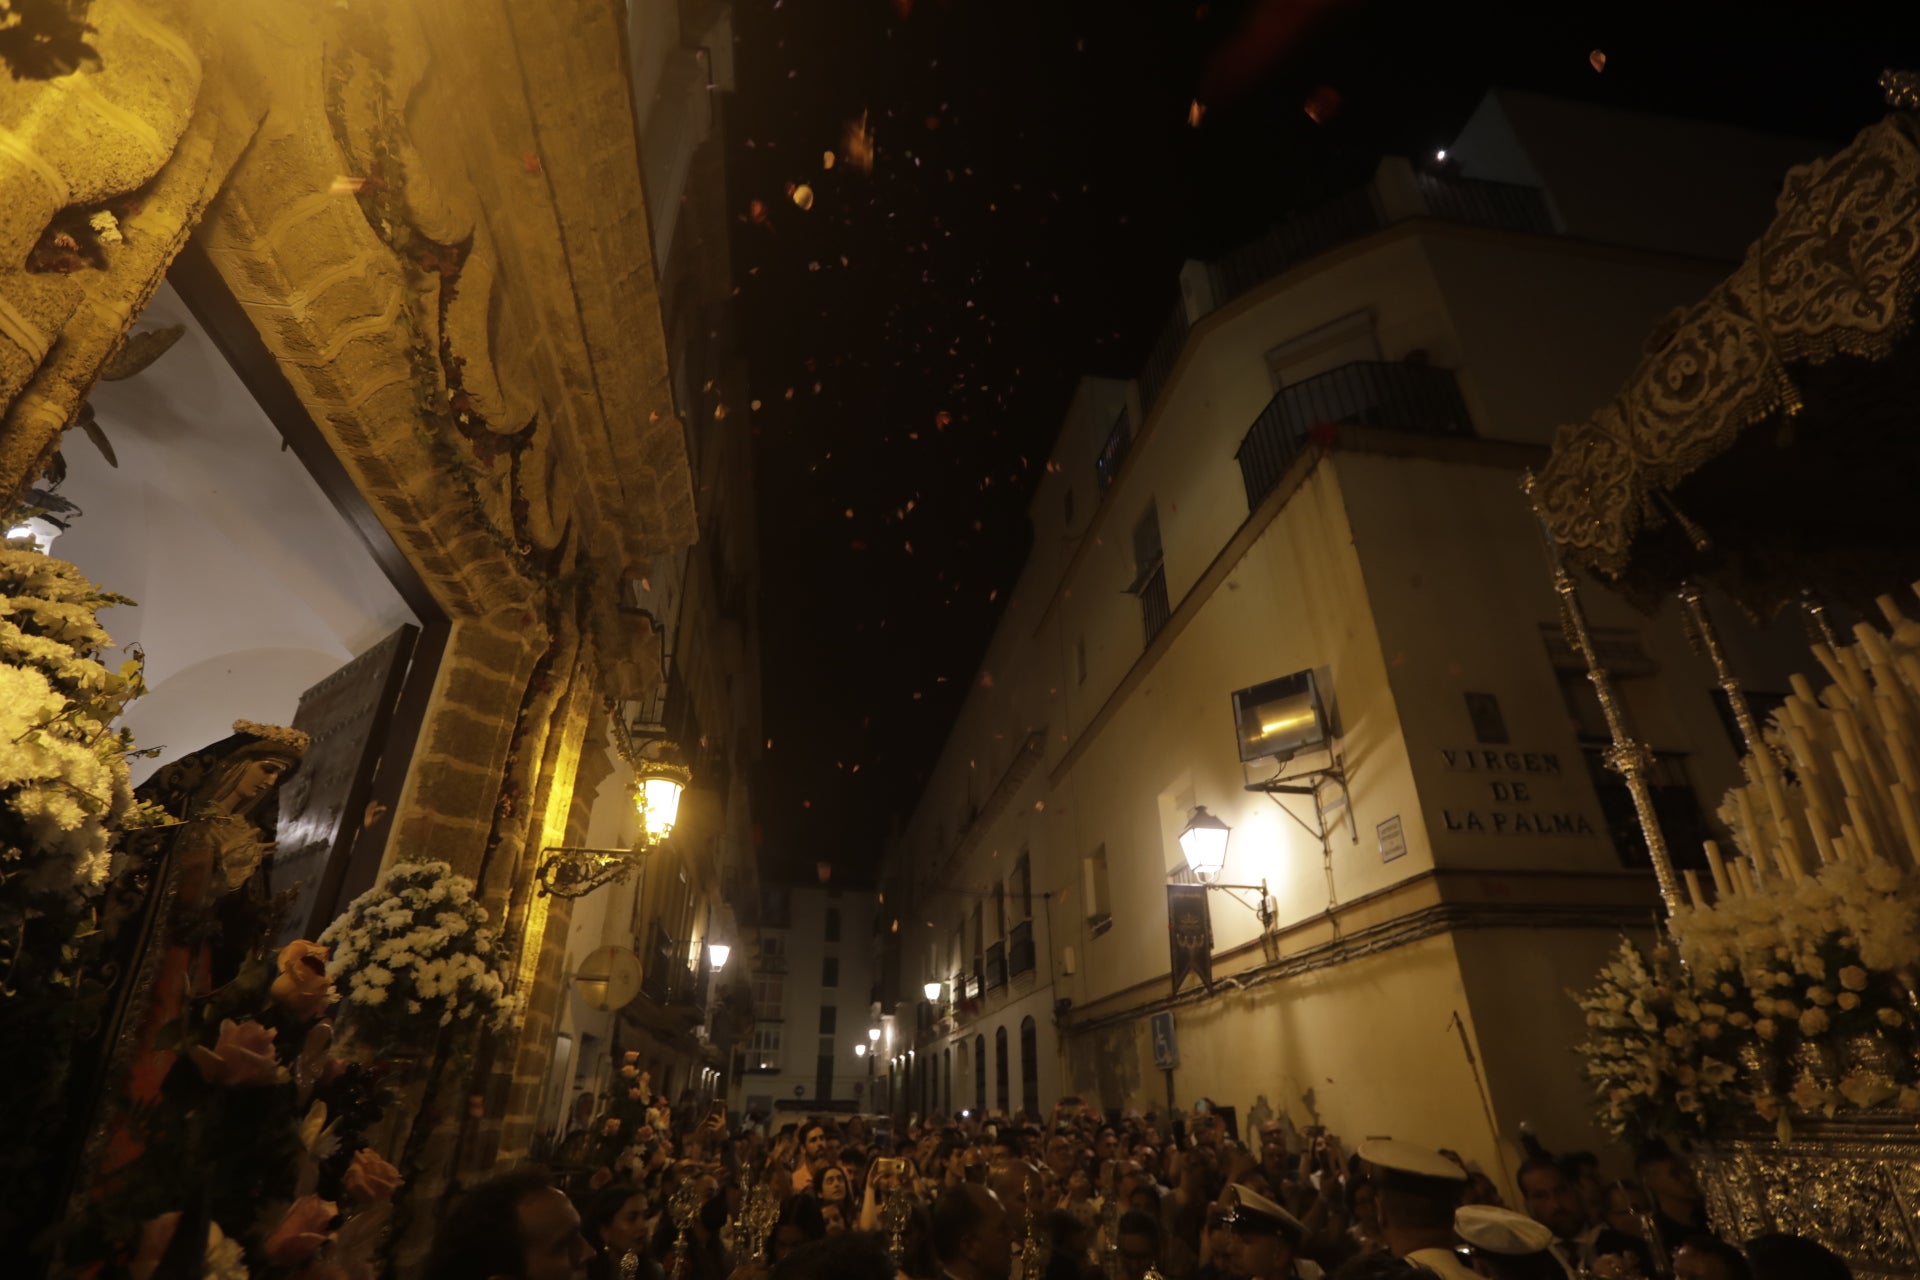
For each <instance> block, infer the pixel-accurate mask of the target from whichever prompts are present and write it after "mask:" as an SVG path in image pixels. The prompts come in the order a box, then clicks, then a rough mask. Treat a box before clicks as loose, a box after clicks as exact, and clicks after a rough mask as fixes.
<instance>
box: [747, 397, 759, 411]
mask: <svg viewBox="0 0 1920 1280" xmlns="http://www.w3.org/2000/svg"><path fill="white" fill-rule="evenodd" d="M749 407H750V408H752V409H753V411H754V412H755V413H758V412H760V402H759V401H758V400H755V401H752V402H751V403H750V406H749Z"/></svg>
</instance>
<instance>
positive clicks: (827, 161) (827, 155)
mask: <svg viewBox="0 0 1920 1280" xmlns="http://www.w3.org/2000/svg"><path fill="white" fill-rule="evenodd" d="M820 167H821V168H822V169H831V168H833V152H831V151H822V152H821V153H820Z"/></svg>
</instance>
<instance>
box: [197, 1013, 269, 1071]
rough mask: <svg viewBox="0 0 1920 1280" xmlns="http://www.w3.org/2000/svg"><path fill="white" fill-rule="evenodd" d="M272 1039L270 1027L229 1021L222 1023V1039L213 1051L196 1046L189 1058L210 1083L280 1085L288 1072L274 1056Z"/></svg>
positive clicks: (230, 1019) (216, 1043)
mask: <svg viewBox="0 0 1920 1280" xmlns="http://www.w3.org/2000/svg"><path fill="white" fill-rule="evenodd" d="M273 1036H274V1033H273V1031H272V1029H271V1028H268V1027H263V1026H261V1025H260V1024H259V1023H257V1022H254V1021H253V1020H252V1019H248V1020H247V1021H246V1022H235V1021H234V1020H233V1019H232V1018H228V1019H226V1020H225V1021H223V1022H222V1023H221V1024H220V1039H219V1040H218V1041H217V1042H215V1044H214V1046H213V1048H211V1049H209V1048H207V1047H206V1046H205V1045H203V1044H196V1045H193V1046H192V1047H190V1048H189V1049H188V1050H187V1056H188V1057H189V1058H191V1059H192V1060H193V1065H194V1066H196V1067H198V1068H199V1069H200V1076H201V1078H202V1079H204V1080H205V1081H206V1082H207V1083H208V1084H218V1085H226V1086H228V1087H246V1086H249V1085H263V1084H278V1083H279V1082H280V1080H281V1078H282V1077H283V1075H284V1074H285V1073H284V1072H283V1071H282V1070H281V1069H280V1061H279V1059H277V1058H275V1057H274V1055H273Z"/></svg>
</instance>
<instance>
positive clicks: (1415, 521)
mask: <svg viewBox="0 0 1920 1280" xmlns="http://www.w3.org/2000/svg"><path fill="white" fill-rule="evenodd" d="M1338 466H1339V474H1340V477H1341V482H1342V485H1341V487H1342V492H1343V494H1344V495H1345V497H1346V502H1347V510H1348V512H1349V516H1350V519H1351V523H1352V527H1353V531H1354V545H1355V548H1356V549H1357V551H1358V554H1359V557H1360V561H1361V563H1362V565H1364V567H1365V568H1364V572H1365V577H1366V585H1367V591H1368V595H1369V598H1370V601H1371V608H1372V613H1373V616H1374V618H1375V619H1376V620H1377V622H1378V624H1379V628H1380V643H1381V646H1382V648H1383V649H1384V651H1385V652H1386V654H1387V661H1388V665H1389V668H1390V670H1391V672H1392V683H1393V692H1394V700H1395V704H1396V706H1397V708H1398V711H1399V715H1400V718H1401V721H1402V723H1403V725H1404V727H1405V732H1406V736H1407V741H1408V744H1409V750H1410V751H1411V759H1412V763H1413V771H1414V775H1415V777H1416V778H1417V779H1418V781H1419V787H1420V799H1421V805H1420V809H1419V817H1420V818H1421V819H1422V820H1423V821H1424V823H1425V825H1426V828H1427V833H1428V839H1429V840H1430V841H1431V843H1432V845H1433V847H1434V848H1435V850H1436V851H1437V856H1438V858H1439V860H1440V862H1441V863H1442V864H1443V865H1446V866H1450V867H1463V868H1464V867H1470V868H1475V869H1530V870H1552V871H1590V872H1617V871H1619V870H1620V869H1621V868H1620V863H1619V860H1618V858H1617V857H1616V856H1615V854H1614V851H1613V848H1612V844H1611V842H1610V841H1609V840H1608V839H1607V838H1606V835H1605V824H1604V822H1603V821H1602V820H1601V816H1600V809H1599V804H1598V802H1597V800H1596V799H1595V798H1594V792H1593V786H1592V783H1591V780H1590V778H1589V776H1588V773H1587V770H1586V767H1585V765H1584V764H1583V763H1582V761H1581V757H1580V749H1579V743H1578V741H1577V739H1576V738H1575V736H1574V733H1573V730H1572V725H1571V721H1570V719H1569V715H1568V712H1567V709H1566V705H1565V702H1564V700H1563V699H1562V697H1561V694H1560V689H1559V685H1558V682H1557V680H1556V677H1555V672H1554V668H1553V666H1552V664H1551V662H1550V661H1549V658H1548V650H1547V646H1546V640H1545V635H1546V634H1554V635H1557V634H1558V631H1559V628H1558V621H1557V618H1558V615H1557V612H1556V604H1555V599H1554V594H1553V591H1552V589H1551V579H1550V578H1549V576H1548V572H1547V563H1546V556H1545V551H1544V548H1543V547H1542V545H1541V543H1540V540H1539V535H1538V532H1537V526H1536V525H1535V524H1534V522H1533V520H1532V517H1531V514H1530V513H1529V511H1528V510H1527V507H1526V504H1525V502H1524V500H1523V498H1522V497H1521V495H1520V493H1519V492H1518V488H1517V482H1518V477H1517V474H1516V473H1515V472H1514V471H1513V470H1511V469H1509V468H1505V467H1492V466H1470V465H1464V464H1458V463H1446V462H1439V461H1434V460H1429V459H1420V458H1385V457H1379V456H1369V455H1361V454H1343V455H1342V456H1341V457H1340V459H1339V463H1338ZM1582 600H1583V603H1584V604H1585V605H1586V607H1587V611H1588V616H1589V619H1590V621H1591V623H1592V624H1593V626H1595V627H1596V628H1604V629H1609V630H1613V631H1617V632H1625V633H1630V634H1631V635H1632V636H1634V637H1635V638H1636V639H1637V640H1638V642H1639V643H1640V645H1641V646H1642V648H1643V649H1644V650H1645V652H1646V654H1647V656H1648V657H1649V659H1650V660H1651V661H1652V662H1653V664H1654V665H1655V667H1656V668H1657V674H1656V675H1655V676H1654V677H1652V678H1651V679H1650V680H1637V681H1634V682H1632V686H1631V687H1630V688H1629V690H1628V692H1629V695H1630V703H1629V705H1630V706H1631V708H1632V709H1633V710H1634V711H1635V713H1636V726H1635V727H1636V730H1637V732H1638V733H1639V735H1640V737H1641V738H1642V739H1643V740H1644V741H1646V742H1647V744H1648V745H1650V746H1652V747H1653V748H1655V749H1656V750H1661V751H1684V752H1687V753H1688V760H1687V769H1688V774H1689V776H1690V778H1691V779H1692V781H1693V783H1694V786H1695V788H1696V790H1697V792H1698V794H1699V796H1700V799H1701V802H1702V804H1703V807H1704V808H1705V809H1706V811H1707V812H1708V813H1711V812H1712V810H1713V809H1714V808H1715V807H1716V806H1717V805H1718V802H1719V797H1720V796H1721V795H1722V794H1723V793H1724V792H1725V791H1726V789H1727V788H1728V787H1730V786H1732V785H1733V784H1734V782H1735V781H1737V779H1738V776H1739V775H1738V767H1739V766H1738V758H1737V756H1736V753H1735V752H1734V750H1733V747H1732V744H1731V742H1730V740H1729V738H1728V736H1727V732H1726V729H1725V727H1724V725H1723V723H1722V721H1721V719H1720V716H1719V713H1718V711H1717V710H1716V708H1715V705H1714V700H1713V694H1712V690H1713V688H1714V675H1713V671H1712V668H1711V667H1710V666H1709V664H1708V663H1707V662H1706V660H1705V659H1704V658H1702V657H1700V656H1698V655H1696V654H1695V653H1693V652H1692V650H1691V649H1690V647H1689V646H1688V643H1687V639H1686V635H1685V632H1684V630H1683V628H1682V626H1681V624H1680V619H1679V617H1678V608H1677V606H1676V605H1674V604H1672V603H1671V602H1669V603H1668V604H1666V605H1664V606H1663V607H1662V608H1661V610H1660V612H1659V614H1658V615H1656V616H1653V617H1649V616H1647V615H1645V614H1643V613H1641V612H1639V611H1638V610H1636V609H1635V608H1633V607H1632V606H1631V605H1630V604H1628V603H1627V602H1626V601H1625V600H1623V599H1621V598H1620V597H1618V596H1616V595H1613V594H1611V593H1609V592H1607V591H1605V590H1604V589H1602V588H1600V587H1598V586H1596V585H1593V584H1586V585H1585V586H1584V587H1583V594H1582ZM1717 621H1718V622H1719V623H1720V624H1721V629H1722V630H1723V632H1725V634H1726V635H1727V636H1728V637H1729V639H1730V640H1737V642H1738V643H1737V646H1736V654H1737V658H1738V661H1739V663H1740V667H1741V673H1742V675H1743V676H1744V677H1745V678H1746V679H1747V680H1748V681H1749V682H1750V683H1751V684H1753V686H1754V687H1756V688H1763V689H1765V688H1780V689H1784V688H1785V687H1786V684H1785V680H1786V675H1787V673H1788V672H1790V671H1792V670H1794V669H1796V663H1798V662H1799V661H1800V660H1801V658H1802V657H1803V656H1804V655H1805V646H1804V644H1803V643H1802V642H1801V640H1800V638H1799V636H1798V634H1797V631H1796V628H1795V627H1794V626H1793V625H1792V624H1791V623H1776V624H1775V625H1774V626H1772V627H1770V628H1767V629H1765V630H1761V629H1757V628H1755V627H1753V626H1751V625H1749V624H1747V623H1746V622H1744V621H1743V620H1742V619H1741V618H1740V617H1739V615H1738V614H1737V613H1736V612H1735V611H1734V610H1733V609H1732V608H1731V607H1728V606H1725V605H1723V606H1722V607H1721V608H1720V609H1719V610H1718V617H1717ZM1543 628H1544V629H1545V630H1544V631H1543ZM1469 691H1472V692H1478V693H1491V694H1493V695H1494V696H1495V697H1496V698H1498V699H1499V703H1500V709H1501V712H1502V714H1503V717H1504V719H1505V721H1506V726H1507V730H1508V736H1509V738H1510V739H1511V741H1510V742H1509V743H1508V744H1506V745H1505V746H1497V747H1494V748H1492V749H1494V750H1498V751H1501V752H1502V753H1508V752H1518V753H1521V757H1522V768H1520V769H1512V768H1505V767H1503V768H1500V769H1497V770H1495V771H1492V772H1488V771H1486V770H1485V769H1484V768H1482V769H1473V770H1468V769H1465V768H1462V767H1457V765H1455V766H1450V764H1449V762H1448V759H1447V757H1446V755H1445V754H1444V753H1446V752H1449V751H1451V752H1453V753H1455V754H1454V760H1455V761H1456V762H1458V761H1462V760H1464V759H1465V756H1466V753H1468V752H1472V751H1476V750H1478V751H1482V752H1484V751H1485V750H1487V749H1488V748H1487V747H1485V746H1483V745H1482V744H1479V743H1477V742H1476V741H1475V738H1474V734H1473V726H1472V724H1471V722H1470V721H1469V719H1468V715H1467V708H1466V700H1465V697H1464V695H1465V694H1466V693H1467V692H1469ZM1548 756H1551V757H1553V758H1554V760H1556V761H1557V763H1558V768H1557V770H1551V771H1550V770H1548V769H1547V768H1546V766H1545V760H1546V758H1547V757H1548ZM1529 757H1531V758H1532V759H1533V761H1534V762H1535V766H1536V767H1531V768H1530V767H1527V760H1528V758H1529ZM1483 763H1484V762H1483ZM1516 783H1517V784H1519V785H1520V786H1524V787H1525V788H1526V789H1527V797H1528V798H1527V799H1526V800H1519V799H1517V798H1515V797H1514V793H1513V790H1512V789H1513V787H1514V785H1515V784H1516ZM1496 784H1497V785H1499V786H1500V787H1503V788H1505V789H1506V791H1505V796H1504V798H1502V797H1497V796H1496V794H1495V791H1494V788H1495V786H1496ZM1356 811H1357V814H1358V816H1359V818H1360V821H1361V823H1362V826H1363V828H1364V827H1366V826H1367V825H1368V824H1370V823H1372V822H1376V821H1378V820H1379V819H1380V818H1382V817H1385V816H1386V815H1385V814H1383V813H1378V812H1377V811H1375V810H1373V809H1372V808H1371V807H1370V806H1369V805H1367V804H1366V803H1365V802H1364V801H1357V802H1356ZM1495 811H1500V812H1503V813H1508V814H1512V813H1515V812H1525V813H1528V814H1530V815H1537V814H1546V815H1555V814H1558V815H1562V816H1565V817H1569V818H1575V817H1584V818H1585V819H1586V821H1587V823H1588V825H1589V826H1590V827H1591V828H1592V834H1590V835H1564V834H1563V835H1550V836H1535V835H1530V834H1502V833H1500V832H1498V831H1497V830H1495V829H1494V824H1493V822H1492V821H1491V814H1492V813H1494V812H1495ZM1468 812H1474V813H1477V814H1479V815H1481V817H1482V822H1483V825H1485V826H1486V828H1487V829H1486V830H1485V831H1483V832H1473V831H1469V830H1464V829H1452V828H1464V827H1465V826H1466V823H1465V817H1464V815H1465V814H1466V813H1468ZM1447 814H1451V815H1453V818H1454V822H1453V824H1452V828H1450V825H1449V823H1448V821H1447V818H1446V815H1447ZM1415 818H1416V815H1415V813H1414V812H1413V811H1409V812H1407V813H1405V814H1404V815H1403V820H1404V821H1405V822H1407V823H1408V824H1412V823H1413V822H1414V821H1415Z"/></svg>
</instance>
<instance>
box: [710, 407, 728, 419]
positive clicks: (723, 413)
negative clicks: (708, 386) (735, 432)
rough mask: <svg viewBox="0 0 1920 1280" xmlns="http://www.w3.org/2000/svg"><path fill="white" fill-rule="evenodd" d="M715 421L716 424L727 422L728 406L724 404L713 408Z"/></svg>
mask: <svg viewBox="0 0 1920 1280" xmlns="http://www.w3.org/2000/svg"><path fill="white" fill-rule="evenodd" d="M713 420H714V421H715V422H725V421H726V420H727V406H725V405H724V404H717V405H715V406H713Z"/></svg>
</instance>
